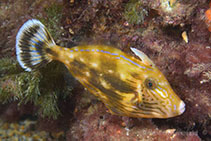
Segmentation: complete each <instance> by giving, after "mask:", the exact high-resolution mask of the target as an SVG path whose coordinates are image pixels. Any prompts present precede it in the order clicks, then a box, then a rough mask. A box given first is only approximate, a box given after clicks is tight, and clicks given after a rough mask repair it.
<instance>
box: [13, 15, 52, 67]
mask: <svg viewBox="0 0 211 141" xmlns="http://www.w3.org/2000/svg"><path fill="white" fill-rule="evenodd" d="M55 45H56V44H55V42H54V40H53V38H52V37H51V35H50V34H49V32H48V31H47V29H46V27H45V26H44V25H43V24H42V23H41V22H40V21H38V20H36V19H32V20H28V21H27V22H25V23H24V25H23V26H22V27H21V28H20V29H19V31H18V34H17V36H16V55H17V60H18V62H19V64H20V65H21V67H22V68H24V69H25V70H26V71H32V70H35V69H37V68H40V67H41V66H43V65H45V64H47V63H48V62H50V61H51V60H52V59H51V58H49V57H48V56H47V53H46V50H47V49H49V48H51V47H53V46H55Z"/></svg>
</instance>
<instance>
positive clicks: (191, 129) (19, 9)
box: [0, 0, 211, 141]
mask: <svg viewBox="0 0 211 141" xmlns="http://www.w3.org/2000/svg"><path fill="white" fill-rule="evenodd" d="M209 3H210V1H209V0H200V1H198V0H192V1H189V0H112V1H110V0H35V1H33V0H27V1H26V0H16V1H13V0H1V1H0V140H15V139H16V140H17V139H19V140H30V139H32V140H68V141H69V140H146V141H157V140H160V141H163V140H174V141H177V140H189V141H192V140H193V141H198V140H207V141H208V140H210V139H211V123H210V119H211V46H210V44H211V38H210V37H211V33H210V31H211V30H210V27H211V13H210V4H209ZM32 18H35V19H38V20H40V21H41V22H42V23H43V24H44V25H45V26H46V27H47V28H48V30H49V32H50V33H51V35H52V37H53V38H54V39H55V41H56V43H57V44H58V45H60V46H64V47H68V48H71V47H73V46H75V45H78V44H105V45H111V46H115V47H117V48H119V49H121V50H122V51H124V52H127V53H128V54H131V55H132V53H131V52H130V49H129V48H130V47H135V48H137V49H139V50H141V51H143V52H144V53H146V54H147V55H148V56H149V57H150V58H151V59H152V60H153V61H154V63H155V64H156V66H157V67H158V68H159V69H160V70H161V71H162V72H163V74H164V75H165V76H166V78H167V79H168V81H169V83H170V84H171V86H172V88H173V89H174V91H175V92H176V93H177V94H178V96H179V97H180V98H181V99H182V100H183V101H184V102H185V104H186V111H185V112H184V114H182V115H180V116H178V117H174V118H169V119H144V118H129V117H122V116H116V115H112V114H110V113H109V112H108V109H107V108H106V107H105V106H104V104H103V103H102V102H101V101H99V100H98V98H97V97H95V96H94V95H92V94H90V93H89V92H88V91H87V90H86V89H84V87H83V86H82V85H81V84H80V83H79V82H78V81H77V80H76V79H74V78H73V77H72V76H71V74H69V72H68V70H67V69H66V68H65V66H64V65H63V64H62V63H59V62H55V61H54V62H52V63H50V64H48V65H47V66H46V67H44V68H41V69H40V70H38V71H34V72H25V71H24V70H23V69H22V68H21V67H20V66H19V64H18V62H17V60H16V55H15V38H16V34H17V32H18V30H19V28H20V27H21V26H22V25H23V23H24V22H26V21H27V20H28V19H32Z"/></svg>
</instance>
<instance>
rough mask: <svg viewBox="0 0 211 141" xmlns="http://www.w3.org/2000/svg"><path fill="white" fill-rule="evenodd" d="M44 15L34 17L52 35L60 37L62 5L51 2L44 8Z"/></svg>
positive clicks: (56, 37)
mask: <svg viewBox="0 0 211 141" xmlns="http://www.w3.org/2000/svg"><path fill="white" fill-rule="evenodd" d="M44 11H45V14H46V17H39V16H38V17H36V18H37V19H38V20H40V21H41V22H42V23H43V24H44V25H45V26H46V27H47V29H48V30H49V32H50V33H51V35H52V37H53V38H54V39H55V40H57V39H58V38H60V37H61V33H62V30H61V19H62V5H61V4H56V3H53V4H51V5H50V6H48V7H46V8H45V9H44Z"/></svg>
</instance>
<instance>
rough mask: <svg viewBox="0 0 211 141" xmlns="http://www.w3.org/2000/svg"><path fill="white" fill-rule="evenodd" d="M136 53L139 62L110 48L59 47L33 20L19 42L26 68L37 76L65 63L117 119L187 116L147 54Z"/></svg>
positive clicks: (88, 46)
mask: <svg viewBox="0 0 211 141" xmlns="http://www.w3.org/2000/svg"><path fill="white" fill-rule="evenodd" d="M131 51H132V52H133V53H134V54H135V55H136V56H137V57H139V59H137V58H134V57H133V56H131V55H128V54H127V53H124V52H122V51H121V50H119V49H117V48H114V47H111V46H105V45H83V46H75V47H73V48H64V47H60V46H57V45H56V44H55V42H54V40H53V39H52V37H51V35H50V34H49V32H48V31H47V29H46V28H45V26H44V25H43V24H42V23H41V22H40V21H38V20H36V19H32V20H28V21H27V22H26V23H25V24H24V25H23V26H22V27H21V28H20V30H19V32H18V34H17V36H16V55H17V60H18V62H19V64H20V65H21V67H22V68H24V69H25V70H26V71H32V70H35V69H37V68H40V67H41V66H43V65H45V64H46V63H48V62H50V61H52V60H58V61H60V62H62V63H64V64H65V66H66V67H67V68H68V70H69V71H70V73H71V74H72V75H73V76H74V77H75V78H76V79H77V80H78V81H79V82H80V83H81V84H82V85H83V86H84V87H86V88H87V89H88V90H89V91H90V92H91V93H92V94H94V95H96V96H97V97H99V98H100V99H101V100H102V102H103V103H104V104H105V106H106V107H107V108H108V109H109V111H110V112H111V113H112V114H116V115H121V116H128V117H141V118H169V117H174V116H178V115H180V114H182V113H183V112H184V111H185V103H184V102H183V101H182V100H181V99H180V98H179V97H178V96H177V95H176V94H175V92H174V91H173V90H172V88H171V86H170V85H169V83H168V81H167V80H166V78H165V76H164V75H163V74H162V73H161V72H160V71H159V70H158V68H157V67H156V66H155V64H154V63H153V62H152V61H151V60H150V59H149V58H148V57H147V56H146V55H145V54H144V53H143V52H141V51H139V50H137V49H135V48H131Z"/></svg>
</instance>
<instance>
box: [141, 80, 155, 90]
mask: <svg viewBox="0 0 211 141" xmlns="http://www.w3.org/2000/svg"><path fill="white" fill-rule="evenodd" d="M144 84H145V86H146V87H147V88H148V89H155V88H156V86H157V84H156V81H155V80H154V79H153V78H147V79H146V80H145V81H144Z"/></svg>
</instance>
